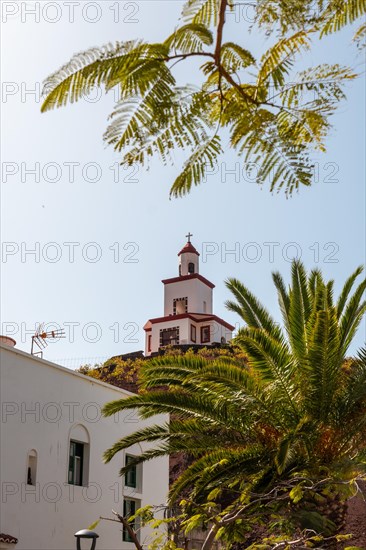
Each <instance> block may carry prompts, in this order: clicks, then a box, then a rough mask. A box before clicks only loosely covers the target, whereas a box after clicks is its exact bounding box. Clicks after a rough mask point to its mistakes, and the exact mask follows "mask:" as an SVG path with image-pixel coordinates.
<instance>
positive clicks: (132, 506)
mask: <svg viewBox="0 0 366 550" xmlns="http://www.w3.org/2000/svg"><path fill="white" fill-rule="evenodd" d="M137 509H138V506H137V500H132V499H130V498H125V499H124V500H123V517H125V518H126V519H128V518H129V517H131V516H134V515H135V514H136V510H137ZM130 525H131V528H132V529H133V530H134V531H135V532H136V531H137V529H138V525H137V521H136V520H134V521H132V522H131V523H130ZM123 541H124V542H132V538H131V537H130V535H129V533H128V531H127V529H125V528H123Z"/></svg>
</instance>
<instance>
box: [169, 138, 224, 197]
mask: <svg viewBox="0 0 366 550" xmlns="http://www.w3.org/2000/svg"><path fill="white" fill-rule="evenodd" d="M220 153H222V148H221V143H220V138H219V136H214V137H213V138H210V139H208V140H207V141H206V142H205V143H203V144H202V145H200V146H199V147H198V148H197V149H196V151H195V152H194V153H193V155H192V156H191V157H190V158H189V159H188V160H187V161H186V163H185V165H184V166H183V170H182V172H181V173H180V174H179V176H178V177H177V178H176V180H175V182H174V183H173V185H172V188H171V191H170V194H171V195H172V196H173V197H181V196H183V195H185V194H187V193H189V192H190V190H191V188H192V186H193V185H198V184H200V183H201V182H202V181H203V179H204V177H205V175H206V173H207V170H208V169H212V168H214V167H215V163H216V161H217V157H218V155H219V154H220Z"/></svg>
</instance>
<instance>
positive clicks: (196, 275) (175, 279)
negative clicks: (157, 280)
mask: <svg viewBox="0 0 366 550" xmlns="http://www.w3.org/2000/svg"><path fill="white" fill-rule="evenodd" d="M189 279H198V280H199V281H201V283H204V284H205V285H207V286H208V287H210V288H215V285H214V284H213V283H211V282H210V281H209V280H208V279H206V278H205V277H202V275H200V274H199V273H192V274H191V275H181V276H180V277H173V278H172V279H163V280H162V281H161V282H162V283H163V284H164V285H170V284H171V283H179V282H181V281H188V280H189Z"/></svg>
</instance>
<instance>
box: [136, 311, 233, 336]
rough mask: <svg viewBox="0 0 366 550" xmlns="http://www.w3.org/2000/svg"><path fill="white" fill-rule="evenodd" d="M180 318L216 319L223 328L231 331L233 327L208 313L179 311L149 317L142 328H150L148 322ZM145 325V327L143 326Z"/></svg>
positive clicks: (200, 321) (196, 319)
mask: <svg viewBox="0 0 366 550" xmlns="http://www.w3.org/2000/svg"><path fill="white" fill-rule="evenodd" d="M180 319H191V321H194V322H195V323H206V322H207V321H216V322H217V323H219V325H223V326H224V327H225V328H227V329H228V330H230V331H231V332H232V331H233V330H234V329H235V327H233V326H232V325H230V324H229V323H227V322H226V321H224V320H223V319H221V318H220V317H217V315H213V314H210V313H208V314H207V313H181V314H180V315H166V316H165V317H156V318H155V319H149V320H148V322H147V323H146V324H145V326H144V330H145V331H146V332H147V331H149V330H151V328H150V327H149V326H148V323H151V324H152V325H155V324H156V323H165V322H167V321H178V320H180ZM145 327H146V328H145Z"/></svg>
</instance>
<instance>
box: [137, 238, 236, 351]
mask: <svg viewBox="0 0 366 550" xmlns="http://www.w3.org/2000/svg"><path fill="white" fill-rule="evenodd" d="M186 237H187V242H186V244H185V245H184V246H183V248H182V249H181V251H180V252H178V258H179V260H178V266H179V274H178V276H177V277H173V278H170V279H164V280H163V281H162V283H163V285H164V316H163V317H155V318H153V319H149V320H148V322H147V323H146V324H145V326H144V329H145V331H146V345H145V355H146V356H149V355H151V354H152V353H158V352H159V350H160V349H162V348H165V347H166V346H169V345H175V346H176V345H178V346H191V345H194V346H210V345H212V344H217V343H219V344H220V343H221V344H223V343H225V342H227V341H229V340H231V337H232V331H233V330H234V327H233V326H232V325H230V324H229V323H227V322H226V321H224V320H223V319H220V318H219V317H217V316H216V315H214V313H213V289H214V287H215V285H214V284H213V283H211V282H210V281H209V280H208V279H206V278H205V277H203V276H202V275H201V274H200V272H199V256H200V255H199V253H198V252H197V250H196V249H195V247H194V246H193V244H192V243H191V237H192V234H191V233H188V235H186Z"/></svg>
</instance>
